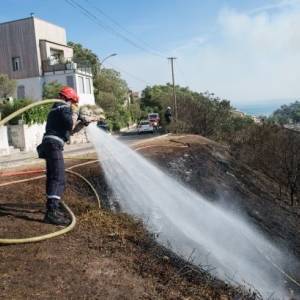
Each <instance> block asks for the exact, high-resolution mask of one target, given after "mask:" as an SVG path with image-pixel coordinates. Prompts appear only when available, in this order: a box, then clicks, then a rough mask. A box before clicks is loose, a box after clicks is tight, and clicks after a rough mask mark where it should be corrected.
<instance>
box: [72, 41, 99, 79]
mask: <svg viewBox="0 0 300 300" xmlns="http://www.w3.org/2000/svg"><path fill="white" fill-rule="evenodd" d="M68 46H69V47H72V48H73V61H75V62H77V63H81V64H85V63H88V64H89V65H90V66H91V68H92V73H93V77H94V78H95V77H96V76H97V75H98V74H99V71H100V60H99V58H98V56H97V55H96V54H95V53H93V52H92V50H90V49H87V48H84V47H83V46H82V45H81V44H79V43H73V42H68Z"/></svg>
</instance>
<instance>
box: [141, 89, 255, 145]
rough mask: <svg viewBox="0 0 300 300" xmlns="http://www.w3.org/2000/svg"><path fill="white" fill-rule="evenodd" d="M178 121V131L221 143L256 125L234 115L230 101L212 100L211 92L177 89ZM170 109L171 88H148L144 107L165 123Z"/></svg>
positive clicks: (145, 91) (251, 121) (176, 125)
mask: <svg viewBox="0 0 300 300" xmlns="http://www.w3.org/2000/svg"><path fill="white" fill-rule="evenodd" d="M176 96H177V107H178V109H177V110H178V120H177V122H176V124H174V123H173V124H172V129H173V130H174V131H176V132H183V133H196V134H201V135H203V136H206V137H210V138H213V139H215V140H218V141H224V140H227V139H228V138H229V137H230V136H231V135H232V134H233V133H234V132H236V131H237V130H240V129H242V128H244V127H246V126H248V125H249V124H252V123H253V120H252V119H251V118H250V117H239V116H236V115H235V114H233V111H234V108H233V107H232V106H231V105H230V102H229V101H227V100H222V99H219V98H217V97H212V95H211V94H209V93H204V94H202V93H197V92H193V91H191V90H189V89H188V88H183V87H179V86H176ZM167 106H171V107H172V106H173V105H172V86H171V85H170V84H167V85H164V86H162V85H156V86H153V87H147V88H146V89H145V90H144V91H143V93H142V98H141V108H142V110H143V111H146V112H157V113H159V114H160V116H161V120H162V121H163V120H164V112H165V110H166V108H167Z"/></svg>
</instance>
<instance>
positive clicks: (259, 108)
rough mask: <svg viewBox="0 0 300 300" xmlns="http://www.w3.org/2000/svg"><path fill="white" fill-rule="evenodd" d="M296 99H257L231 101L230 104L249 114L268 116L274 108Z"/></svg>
mask: <svg viewBox="0 0 300 300" xmlns="http://www.w3.org/2000/svg"><path fill="white" fill-rule="evenodd" d="M296 100H297V99H273V100H257V101H250V102H249V101H247V102H248V103H242V101H232V102H231V103H232V105H233V106H234V107H235V108H236V109H237V110H238V111H241V112H243V113H245V114H247V115H251V116H270V115H271V114H272V113H273V112H274V111H275V110H277V109H279V108H280V107H281V106H282V105H284V104H290V103H293V102H295V101H296Z"/></svg>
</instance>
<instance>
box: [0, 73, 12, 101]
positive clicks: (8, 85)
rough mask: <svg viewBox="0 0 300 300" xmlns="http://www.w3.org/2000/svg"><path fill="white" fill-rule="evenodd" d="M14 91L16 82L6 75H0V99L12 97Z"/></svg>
mask: <svg viewBox="0 0 300 300" xmlns="http://www.w3.org/2000/svg"><path fill="white" fill-rule="evenodd" d="M15 90H16V81H15V80H11V79H9V78H8V76H7V75H6V74H0V99H1V98H3V99H6V98H7V97H9V96H12V95H13V94H14V93H15Z"/></svg>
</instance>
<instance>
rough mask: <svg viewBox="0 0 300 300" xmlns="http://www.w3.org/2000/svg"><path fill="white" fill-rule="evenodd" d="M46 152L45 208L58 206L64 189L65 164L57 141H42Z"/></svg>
mask: <svg viewBox="0 0 300 300" xmlns="http://www.w3.org/2000/svg"><path fill="white" fill-rule="evenodd" d="M44 149H45V152H46V170H47V173H46V175H47V180H46V194H47V204H46V206H47V209H55V208H58V206H59V203H60V199H61V196H62V194H63V192H64V189H65V164H64V158H63V146H62V145H61V144H60V143H59V142H57V141H52V140H50V141H47V142H44Z"/></svg>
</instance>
